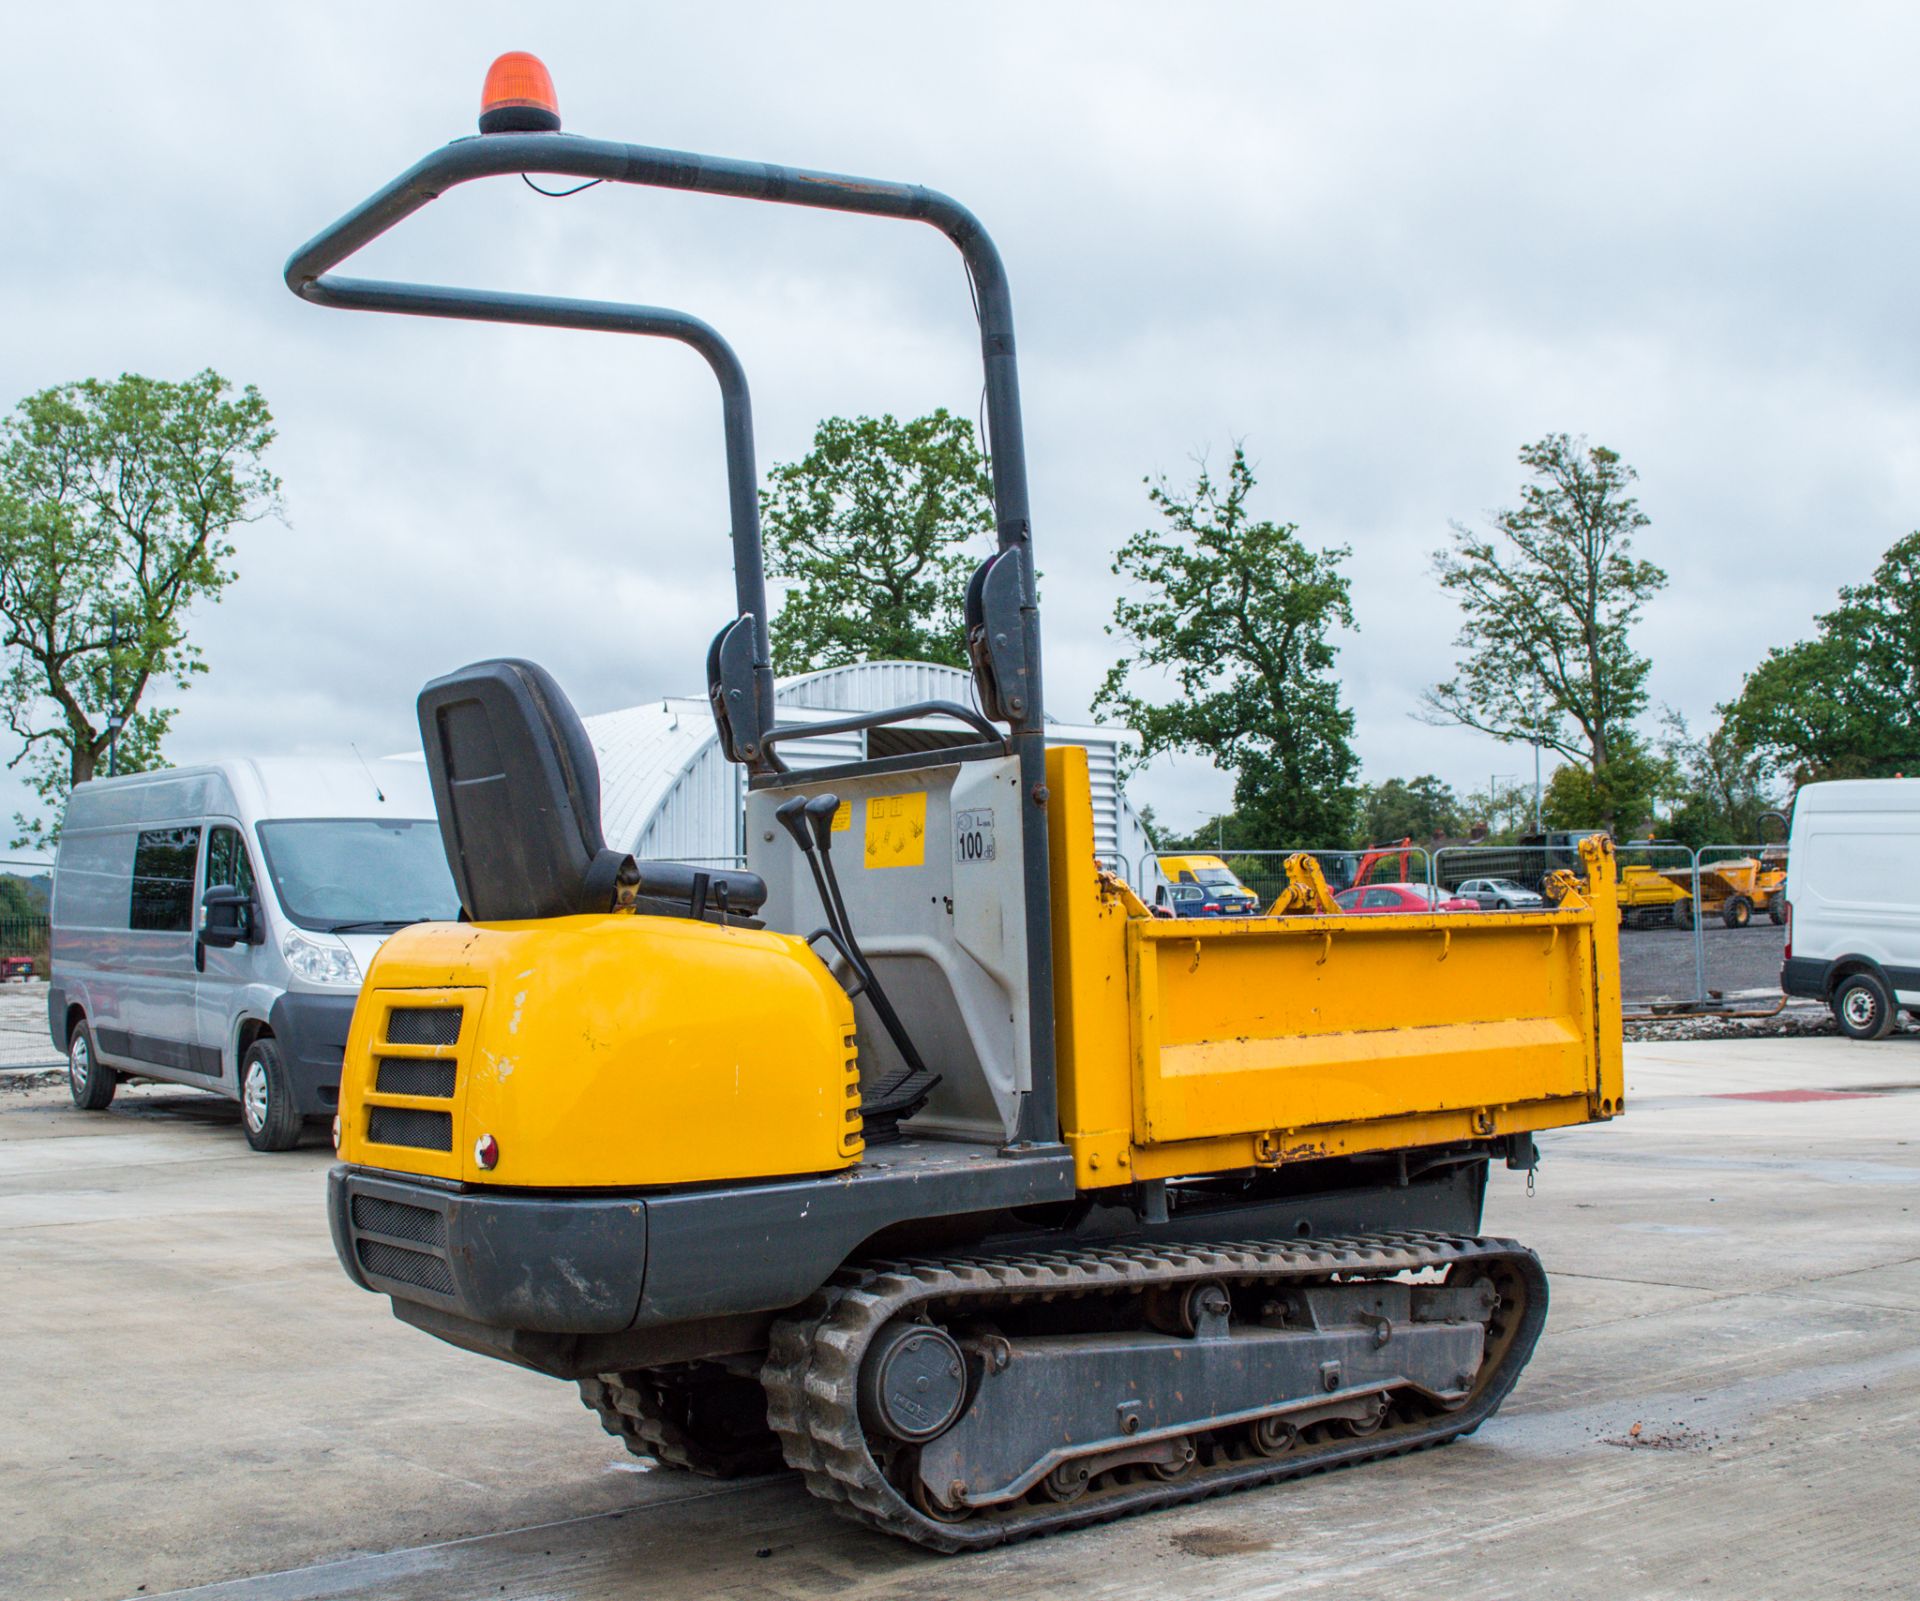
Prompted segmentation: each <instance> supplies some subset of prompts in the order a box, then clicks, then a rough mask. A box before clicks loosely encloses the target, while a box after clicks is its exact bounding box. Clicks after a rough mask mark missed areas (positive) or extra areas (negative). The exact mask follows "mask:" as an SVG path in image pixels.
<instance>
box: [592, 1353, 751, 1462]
mask: <svg viewBox="0 0 1920 1601" xmlns="http://www.w3.org/2000/svg"><path fill="white" fill-rule="evenodd" d="M632 1380H638V1381H639V1382H638V1383H635V1382H631V1381H632ZM695 1382H697V1381H695ZM580 1399H581V1401H582V1403H583V1404H584V1405H585V1406H586V1407H587V1409H588V1410H589V1411H591V1412H594V1413H595V1414H597V1415H598V1417H599V1419H600V1427H601V1428H603V1429H605V1430H606V1431H607V1433H609V1434H611V1435H612V1436H613V1437H614V1438H615V1439H616V1440H619V1441H621V1442H622V1443H623V1444H624V1445H625V1446H626V1448H627V1449H628V1450H629V1451H631V1452H632V1453H633V1454H634V1455H635V1456H641V1457H650V1458H652V1459H653V1460H654V1461H655V1462H658V1463H659V1464H660V1465H661V1466H663V1467H669V1468H680V1469H683V1470H684V1471H686V1472H688V1473H694V1474H698V1475H699V1476H700V1477H702V1478H708V1479H736V1478H742V1477H745V1476H747V1475H749V1474H755V1473H773V1472H777V1471H779V1469H780V1466H781V1459H780V1451H779V1448H778V1446H777V1444H776V1443H775V1441H774V1440H773V1438H772V1437H771V1436H767V1437H766V1438H764V1439H761V1440H755V1439H742V1438H739V1437H735V1438H731V1439H728V1438H713V1439H707V1438H703V1437H701V1436H700V1435H698V1434H696V1433H694V1432H692V1431H690V1430H689V1429H687V1428H685V1427H683V1426H682V1425H681V1424H680V1423H679V1422H678V1421H676V1419H675V1418H674V1417H673V1416H672V1415H671V1411H670V1409H669V1407H668V1406H667V1405H666V1403H665V1397H664V1396H663V1395H662V1394H661V1392H660V1380H659V1378H658V1376H657V1375H656V1374H654V1373H650V1372H645V1371H642V1372H637V1373H633V1374H630V1375H622V1374H617V1373H603V1374H601V1375H600V1376H599V1377H598V1378H591V1379H582V1380H580Z"/></svg>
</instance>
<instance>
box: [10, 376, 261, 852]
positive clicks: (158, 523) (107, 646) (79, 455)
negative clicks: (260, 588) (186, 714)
mask: <svg viewBox="0 0 1920 1601" xmlns="http://www.w3.org/2000/svg"><path fill="white" fill-rule="evenodd" d="M230 396H231V398H229V397H230ZM273 437H274V431H273V418H272V416H271V415H270V414H269V412H268V410H267V403H266V402H265V401H264V400H263V399H261V397H260V394H259V391H258V390H256V389H253V388H252V387H248V388H247V389H245V390H243V391H241V392H240V393H239V394H238V395H237V396H233V395H232V386H231V385H230V384H228V382H227V381H226V380H225V379H224V378H222V377H220V375H219V374H217V373H214V372H211V371H209V372H203V373H200V374H199V375H197V376H196V377H193V378H189V379H188V380H187V381H186V382H184V383H168V382H165V381H163V380H160V379H154V378H142V377H139V376H137V375H133V374H128V375H127V376H124V377H121V378H119V379H116V380H115V381H113V382H112V383H106V382H103V381H101V380H99V379H94V378H90V379H87V380H86V381H84V382H82V383H75V384H62V385H60V386H58V387H56V388H53V389H46V390H42V391H41V392H40V393H39V394H36V395H29V396H28V397H27V398H26V399H25V400H23V401H21V402H20V404H19V405H18V406H17V407H16V408H15V409H14V411H13V413H12V415H11V416H9V417H8V418H7V419H6V420H5V421H4V422H3V423H0V630H3V632H0V649H3V650H4V674H5V676H4V678H0V698H3V699H4V705H5V710H6V716H7V722H8V725H9V726H10V727H11V728H12V729H13V732H14V733H15V734H16V735H18V736H19V738H20V740H21V741H22V748H21V750H20V753H19V754H18V755H17V756H15V757H14V759H13V761H12V762H11V763H10V764H9V765H11V766H13V767H21V766H23V765H24V768H25V772H26V778H27V782H28V784H29V785H30V786H31V787H32V789H33V790H34V791H35V792H36V793H37V794H38V795H39V796H40V797H41V799H42V800H43V801H45V802H46V803H47V804H48V805H49V806H53V807H57V806H59V805H60V804H61V803H62V802H63V801H64V799H65V797H66V793H67V791H68V789H69V788H70V787H71V786H72V785H74V784H79V783H84V782H85V781H86V780H87V779H90V778H92V777H93V776H94V775H95V774H96V773H97V772H98V771H99V770H100V768H101V765H102V763H103V759H104V757H105V756H106V753H107V747H108V744H109V741H110V740H111V739H112V738H113V734H114V730H115V728H116V726H117V727H118V731H119V737H118V744H117V748H116V751H115V764H116V766H117V767H118V768H119V770H120V771H122V772H134V771H138V770H141V769H143V768H148V767H155V766H159V765H161V764H162V758H161V754H160V742H161V740H162V739H163V738H164V736H165V735H166V732H167V729H168V727H169V725H170V724H171V722H172V720H173V708H171V707H165V706H154V705H148V704H146V699H147V695H148V691H149V689H150V688H151V687H152V686H153V685H154V684H155V683H156V682H170V683H171V684H172V685H173V686H174V687H175V688H178V689H185V688H186V687H187V685H188V681H189V680H190V678H191V677H192V675H193V674H195V673H200V672H204V671H205V670H206V668H205V664H204V663H203V662H202V661H201V659H200V652H199V650H198V649H197V648H196V647H195V646H194V645H192V644H191V643H189V642H188V640H187V634H186V617H187V612H188V609H189V608H190V607H191V606H192V605H193V603H194V602H196V601H199V600H216V601H217V600H218V599H219V597H220V593H221V591H222V590H224V589H225V588H226V587H227V585H228V584H230V583H231V582H233V579H234V569H233V566H232V557H233V554H234V547H233V544H232V542H231V536H232V534H233V531H234V530H235V529H236V528H237V527H239V526H240V525H241V524H244V523H249V522H253V521H256V520H257V519H258V518H260V517H262V516H264V515H266V514H267V513H269V512H272V511H276V510H277V509H278V504H279V503H278V495H279V489H280V481H279V480H278V479H277V478H275V477H274V476H273V474H272V473H270V472H268V471H267V469H266V468H265V466H264V465H262V457H263V455H264V453H265V451H266V449H267V447H268V445H269V444H271V443H272V441H273ZM15 822H16V824H17V825H18V828H19V836H20V837H19V838H17V839H16V840H15V841H14V844H15V846H16V847H18V846H21V845H28V844H44V843H46V842H47V841H48V840H49V839H50V838H51V837H52V836H53V834H55V833H56V832H57V827H58V825H57V823H56V824H54V825H52V826H49V825H47V824H45V823H43V822H41V821H39V820H37V819H31V820H30V819H28V818H26V817H24V816H16V818H15Z"/></svg>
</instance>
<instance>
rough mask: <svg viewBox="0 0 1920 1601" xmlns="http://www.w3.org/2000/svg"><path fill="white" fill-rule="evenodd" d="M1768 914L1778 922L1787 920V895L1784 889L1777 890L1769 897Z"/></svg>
mask: <svg viewBox="0 0 1920 1601" xmlns="http://www.w3.org/2000/svg"><path fill="white" fill-rule="evenodd" d="M1767 916H1768V917H1770V918H1771V919H1772V920H1773V921H1774V922H1775V923H1776V924H1778V923H1784V922H1785V921H1786V920H1787V896H1786V892H1785V891H1784V890H1775V891H1774V892H1773V893H1772V894H1771V895H1769V896H1768V897H1767Z"/></svg>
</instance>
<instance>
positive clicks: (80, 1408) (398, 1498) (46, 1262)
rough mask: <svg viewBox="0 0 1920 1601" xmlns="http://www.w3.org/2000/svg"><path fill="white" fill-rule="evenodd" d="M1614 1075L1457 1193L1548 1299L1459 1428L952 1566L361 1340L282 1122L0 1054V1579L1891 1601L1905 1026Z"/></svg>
mask: <svg viewBox="0 0 1920 1601" xmlns="http://www.w3.org/2000/svg"><path fill="white" fill-rule="evenodd" d="M1629 1061H1630V1066H1629V1076H1628V1083H1629V1090H1630V1101H1629V1113H1628V1115H1627V1117H1626V1118H1624V1119H1622V1120H1620V1121H1618V1122H1615V1123H1613V1124H1611V1125H1608V1126H1606V1127H1604V1128H1598V1129H1588V1130H1581V1131H1571V1132H1568V1133H1565V1134H1561V1135H1557V1136H1554V1137H1552V1138H1550V1139H1549V1140H1547V1141H1546V1142H1545V1144H1546V1151H1547V1160H1546V1162H1545V1164H1544V1166H1543V1167H1542V1169H1541V1172H1540V1182H1539V1187H1538V1193H1537V1194H1536V1195H1535V1196H1534V1197H1533V1198H1532V1199H1528V1197H1527V1196H1526V1193H1525V1188H1524V1185H1523V1184H1522V1182H1521V1180H1520V1178H1519V1176H1518V1175H1515V1174H1509V1173H1506V1172H1504V1171H1501V1172H1498V1173H1497V1174H1496V1184H1495V1191H1494V1196H1493V1200H1492V1203H1491V1207H1490V1215H1489V1218H1488V1226H1489V1229H1490V1231H1493V1232H1499V1233H1507V1234H1511V1235H1514V1236H1517V1237H1519V1238H1522V1239H1525V1240H1527V1241H1529V1242H1530V1243H1532V1244H1534V1245H1535V1246H1536V1247H1538V1248H1539V1249H1540V1250H1541V1251H1542V1253H1543V1254H1544V1256H1545V1258H1546V1262H1547V1265H1548V1268H1549V1270H1550V1272H1551V1274H1552V1276H1553V1283H1554V1309H1553V1313H1552V1316H1551V1318H1550V1320H1549V1324H1548V1327H1547V1332H1546V1334H1545V1336H1544V1338H1543V1340H1542V1343H1541V1347H1540V1349H1539V1352H1538V1353H1537V1355H1536V1357H1535V1359H1534V1362H1533V1364H1532V1366H1531V1368H1530V1369H1529V1370H1528V1372H1527V1374H1526V1375H1525V1376H1523V1378H1522V1379H1521V1382H1520V1385H1519V1388H1518V1389H1517V1391H1516V1392H1515V1394H1514V1395H1513V1396H1512V1398H1511V1399H1510V1400H1509V1402H1508V1404H1507V1406H1506V1408H1505V1410H1504V1411H1503V1412H1502V1413H1501V1414H1500V1415H1499V1416H1498V1417H1496V1418H1495V1419H1494V1420H1493V1421H1492V1422H1491V1423H1489V1424H1488V1426H1487V1427H1485V1428H1484V1429H1482V1430H1481V1431H1480V1433H1479V1434H1477V1435H1475V1436H1474V1437H1472V1438H1471V1439H1468V1440H1465V1441H1462V1442H1460V1443H1459V1444H1456V1445H1453V1446H1450V1447H1448V1448H1446V1449H1444V1450H1441V1451H1434V1452H1427V1453H1423V1454H1420V1455H1416V1456H1413V1457H1408V1458H1403V1459H1399V1460H1395V1461H1391V1462H1384V1463H1379V1464H1375V1465H1372V1466H1368V1467H1364V1468H1360V1469H1356V1470H1352V1471H1347V1472H1340V1473H1334V1474H1329V1475H1324V1476H1322V1477H1319V1478H1314V1479H1309V1480H1305V1481H1302V1482H1300V1483H1297V1484H1293V1485H1288V1486H1282V1487H1279V1488H1275V1489H1269V1490H1261V1491H1255V1492H1251V1493H1246V1494H1241V1495H1237V1496H1228V1497H1224V1498H1222V1499H1219V1500H1216V1501H1211V1502H1206V1503H1202V1504H1200V1505H1197V1506H1192V1507H1187V1508H1184V1509H1180V1510H1176V1511H1171V1512H1167V1513H1160V1514H1155V1515H1150V1516H1146V1517H1140V1518H1134V1519H1131V1520H1128V1521H1125V1522H1123V1523H1119V1524H1114V1525H1110V1526H1108V1527H1106V1528H1104V1529H1099V1530H1091V1531H1083V1532H1080V1533H1076V1534H1070V1535H1065V1536H1060V1537H1056V1538H1052V1539H1046V1540H1041V1541H1038V1542H1035V1543H1033V1544H1030V1545H1026V1546H1022V1547H1018V1548H1016V1549H1014V1550H1011V1551H1005V1552H998V1553H991V1554H988V1555H984V1556H980V1557H972V1558H953V1559H945V1558H939V1557H933V1556H929V1555H926V1554H924V1553H921V1552H918V1551H915V1550H913V1549H910V1548H908V1547H905V1546H901V1545H897V1544H894V1543H892V1542H890V1541H887V1540H884V1539H882V1538H880V1537H878V1536H874V1535H870V1534H867V1533H865V1532H863V1531H861V1530H859V1529H856V1528H854V1527H852V1526H850V1525H847V1524H845V1523H842V1522H840V1521H839V1520H838V1519H837V1518H835V1517H834V1516H833V1515H832V1514H831V1513H830V1512H829V1511H828V1510H827V1509H826V1508H825V1507H823V1506H821V1505H820V1504H818V1503H815V1502H813V1501H811V1500H810V1499H809V1498H808V1497H807V1496H806V1495H805V1494H804V1493H803V1492H802V1491H800V1490H799V1489H798V1488H797V1487H796V1486H795V1485H793V1484H792V1483H791V1482H790V1481H786V1480H781V1479H772V1480H760V1481H754V1482H749V1483H745V1484H736V1485H715V1484H712V1483H708V1482H705V1481H700V1480H693V1479H689V1478H686V1477H683V1476H678V1475H673V1474H669V1473H664V1472H663V1473H649V1472H646V1471H643V1470H642V1468H641V1465H640V1464H638V1463H637V1462H635V1461H634V1460H633V1459H631V1458H629V1457H627V1456H626V1455H625V1454H624V1453H623V1452H622V1451H620V1450H619V1449H618V1448H617V1447H616V1446H615V1445H614V1443H613V1442H612V1441H611V1440H609V1439H607V1438H606V1437H605V1436H604V1435H602V1434H601V1433H600V1431H599V1429H598V1428H597V1427H596V1426H595V1424H594V1422H593V1420H592V1419H591V1418H590V1417H589V1416H588V1415H587V1413H586V1412H585V1411H584V1410H583V1409H582V1408H581V1407H580V1405H579V1403H578V1401H577V1400H576V1399H575V1397H574V1394H573V1392H572V1391H571V1390H569V1389H566V1388H563V1387H561V1386H560V1385H558V1384H555V1383H552V1382H551V1381H548V1380H546V1379H542V1378H538V1377H535V1376H533V1375H531V1374H525V1373H520V1372H516V1371H514V1370H511V1369H508V1368H505V1367H502V1366H500V1365H498V1364H496V1363H492V1362H488V1361H485V1360H482V1359H480V1358H476V1357H469V1356H465V1355H462V1354H461V1353H459V1352H456V1351H453V1350H450V1349H448V1348H445V1347H443V1346H441V1345H439V1344H437V1343H436V1342H434V1341H432V1340H430V1339H428V1338H426V1337H424V1336H422V1335H420V1334H418V1333H415V1332H414V1331H412V1330H410V1329H407V1328H405V1327H403V1326H402V1325H401V1324H399V1323H397V1322H395V1321H394V1320H393V1319H392V1318H391V1317H390V1316H389V1315H388V1313H387V1311H386V1305H385V1302H384V1301H382V1300H379V1299H377V1298H375V1297H373V1296H369V1295H366V1294H364V1293H362V1292H360V1291H358V1290H356V1289H354V1288H352V1287H351V1286H350V1285H349V1284H348V1283H347V1281H346V1280H345V1279H344V1278H343V1277H342V1276H341V1274H340V1272H339V1270H338V1268H337V1267H336V1266H335V1264H334V1261H333V1256H332V1252H331V1249H330V1247H329V1245H328V1243H327V1233H326V1224H325V1220H324V1217H323V1215H322V1208H321V1189H322V1179H323V1175H324V1173H325V1169H326V1167H327V1163H328V1160H329V1153H328V1152H327V1151H326V1150H325V1149H324V1145H323V1143H318V1144H312V1145H310V1146H309V1147H308V1148H305V1149H302V1150H300V1151H298V1152H295V1153H292V1154H290V1155H287V1156H279V1157H273V1156H256V1155H254V1154H253V1153H252V1152H250V1151H249V1150H248V1149H247V1148H246V1146H245V1144H244V1142H243V1141H242V1139H241V1137H240V1133H239V1130H238V1128H237V1126H236V1123H235V1119H234V1114H233V1111H232V1109H231V1108H229V1107H226V1106H224V1105H222V1104H219V1103H215V1102H213V1101H211V1100H208V1099H206V1098H204V1097H200V1096H196V1095H192V1094H185V1093H179V1092H174V1091H170V1090H159V1089H146V1090H136V1091H132V1092H123V1094H122V1097H121V1098H120V1099H119V1100H118V1101H116V1103H115V1105H114V1107H113V1109H112V1110H111V1111H109V1112H107V1113H100V1114H81V1113H76V1112H74V1111H73V1110H72V1109H71V1108H70V1106H69V1105H68V1104H67V1101H66V1095H65V1090H64V1087H63V1086H62V1085H61V1084H60V1083H58V1082H57V1081H54V1082H46V1081H44V1080H43V1081H42V1082H41V1084H40V1085H39V1086H38V1087H27V1088H22V1087H21V1075H19V1074H13V1075H7V1074H0V1308H3V1310H0V1361H4V1364H5V1367H4V1373H5V1378H4V1390H3V1391H0V1393H4V1396H5V1404H4V1406H0V1596H4V1597H7V1598H9V1601H37V1598H47V1597H89V1598H93V1597H122V1596H132V1595H136V1594H137V1595H143V1596H147V1597H152V1596H155V1595H157V1594H160V1593H163V1592H179V1591H184V1592H186V1593H188V1594H190V1595H192V1596H194V1597H197V1598H200V1601H212V1598H216V1597H217V1598H219V1601H320V1598H347V1597H380V1598H382V1601H461V1598H467V1597H474V1598H477V1597H501V1596H505V1597H513V1598H533V1597H539V1598H542V1601H561V1598H567V1601H605V1598H612V1597H639V1596H649V1597H652V1596H672V1597H678V1598H693V1597H705V1596H727V1597H741V1598H745V1597H779V1598H786V1601H791V1598H804V1597H812V1596H826V1595H832V1596H834V1597H835V1598H836V1601H850V1598H924V1601H932V1598H935V1597H945V1596H953V1595H958V1594H961V1593H963V1592H964V1593H966V1594H969V1595H975V1596H1034V1595H1054V1594H1063V1595H1064V1594H1069V1593H1071V1594H1073V1595H1076V1596H1079V1597H1088V1598H1103V1597H1113V1598H1118V1597H1134V1596H1154V1597H1166V1596H1176V1597H1196V1598H1197V1597H1207V1598H1212V1597H1214V1596H1221V1595H1233V1596H1250V1597H1254V1596H1274V1597H1281V1596H1285V1597H1288V1598H1296V1597H1303V1596H1307V1597H1316V1596H1327V1597H1335V1596H1338V1597H1356V1598H1361V1597H1364V1598H1368V1601H1373V1598H1386V1597H1414V1596H1420V1597H1427V1596H1433V1595H1446V1594H1466V1593H1471V1594H1473V1595H1475V1596H1477V1597H1483V1598H1502V1597H1527V1598H1534V1597H1550V1598H1552V1601H1582V1598H1587V1597H1594V1598H1599V1597H1606V1598H1609V1601H1613V1598H1639V1597H1710V1596H1723V1597H1735V1598H1739V1601H1768V1598H1776V1597H1777V1598H1782V1601H1784V1598H1788V1597H1793V1598H1804V1597H1825V1596H1878V1595H1911V1594H1913V1593H1914V1591H1915V1588H1916V1582H1917V1581H1916V1580H1915V1577H1914V1574H1915V1572H1916V1568H1920V1531H1917V1530H1916V1527H1915V1523H1914V1510H1915V1508H1916V1507H1917V1506H1920V1453H1916V1451H1915V1450H1914V1444H1913V1442H1914V1438H1915V1433H1916V1430H1917V1429H1920V1233H1917V1232H1916V1228H1915V1221H1916V1219H1915V1212H1914V1208H1915V1207H1916V1206H1920V1040H1917V1039H1915V1038H1914V1037H1913V1036H1911V1035H1908V1036H1903V1037H1897V1038H1895V1039H1891V1040H1888V1041H1885V1042H1883V1043H1881V1044H1878V1045H1857V1044H1852V1043H1849V1042H1846V1041H1843V1040H1838V1039H1812V1040H1806V1039H1801V1040H1793V1039H1780V1040H1762V1041H1743V1042H1738V1043H1716V1044H1685V1045H1667V1046H1641V1047H1634V1048H1632V1049H1631V1051H1630V1058H1629ZM8 1086H11V1088H10V1089H9V1088H7V1087H8ZM1807 1091H1813V1092H1815V1093H1814V1095H1813V1097H1812V1098H1808V1097H1807V1096H1806V1095H1805V1094H1804V1092H1807ZM1783 1092H1784V1093H1783ZM196 1587H198V1588H196Z"/></svg>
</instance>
